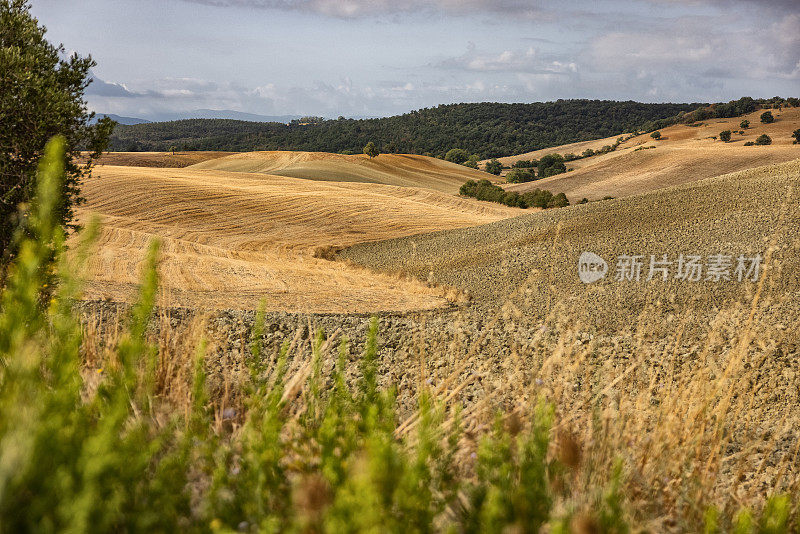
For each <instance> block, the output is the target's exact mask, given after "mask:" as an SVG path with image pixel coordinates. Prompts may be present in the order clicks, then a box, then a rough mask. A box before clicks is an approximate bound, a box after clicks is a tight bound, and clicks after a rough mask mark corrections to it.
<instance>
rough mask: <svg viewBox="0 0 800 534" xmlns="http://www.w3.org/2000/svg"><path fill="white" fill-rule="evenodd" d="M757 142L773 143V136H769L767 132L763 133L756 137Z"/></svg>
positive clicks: (763, 143) (758, 143) (762, 143)
mask: <svg viewBox="0 0 800 534" xmlns="http://www.w3.org/2000/svg"><path fill="white" fill-rule="evenodd" d="M756 144H757V145H771V144H772V138H771V137H770V136H768V135H767V134H761V135H759V136H758V137H757V138H756Z"/></svg>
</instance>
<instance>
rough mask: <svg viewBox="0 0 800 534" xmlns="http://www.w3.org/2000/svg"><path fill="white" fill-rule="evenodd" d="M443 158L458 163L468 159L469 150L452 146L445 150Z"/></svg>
mask: <svg viewBox="0 0 800 534" xmlns="http://www.w3.org/2000/svg"><path fill="white" fill-rule="evenodd" d="M444 159H445V160H447V161H449V162H451V163H458V164H459V165H460V164H462V163H464V162H465V161H467V160H468V159H469V152H467V151H466V150H464V149H461V148H452V149H450V150H448V151H447V154H445V156H444Z"/></svg>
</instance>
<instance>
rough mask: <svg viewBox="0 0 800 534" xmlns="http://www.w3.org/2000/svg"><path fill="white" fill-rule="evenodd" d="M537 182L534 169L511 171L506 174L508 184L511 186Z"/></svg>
mask: <svg viewBox="0 0 800 534" xmlns="http://www.w3.org/2000/svg"><path fill="white" fill-rule="evenodd" d="M533 180H536V174H535V173H534V171H533V170H532V169H519V168H517V169H511V171H510V172H509V173H508V174H506V182H508V183H510V184H521V183H524V182H532V181H533Z"/></svg>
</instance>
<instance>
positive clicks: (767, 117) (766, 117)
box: [761, 111, 775, 124]
mask: <svg viewBox="0 0 800 534" xmlns="http://www.w3.org/2000/svg"><path fill="white" fill-rule="evenodd" d="M761 122H763V123H764V124H769V123H771V122H775V117H773V116H772V112H771V111H765V112H764V113H762V114H761Z"/></svg>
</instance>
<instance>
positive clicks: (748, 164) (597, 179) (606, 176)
mask: <svg viewBox="0 0 800 534" xmlns="http://www.w3.org/2000/svg"><path fill="white" fill-rule="evenodd" d="M762 112H763V111H761V110H759V111H756V112H755V113H751V114H749V115H746V116H744V117H736V118H730V119H709V120H707V121H704V122H701V123H698V124H697V125H694V126H689V125H685V124H681V125H676V126H670V127H669V128H664V129H663V130H661V134H662V138H661V139H660V140H659V141H654V140H653V139H652V138H651V137H650V135H649V134H642V135H639V136H636V137H633V138H631V139H629V140H628V141H626V142H624V143H622V144H621V145H620V146H619V148H617V150H616V151H614V152H610V153H607V154H602V155H598V156H592V157H589V158H584V159H580V160H576V161H571V162H568V163H567V168H571V169H573V170H572V171H570V172H568V173H566V174H560V175H557V176H551V177H549V178H544V179H542V180H537V181H535V182H529V183H525V184H514V185H509V186H508V187H507V189H509V190H511V191H519V192H523V191H528V190H530V189H533V188H539V189H548V190H550V191H552V192H554V193H561V192H563V193H565V194H566V195H567V197H568V198H569V199H570V201H571V202H573V203H574V202H577V201H579V200H581V199H582V198H584V197H585V198H588V199H589V200H597V199H601V198H604V197H606V196H612V197H615V198H618V197H625V196H630V195H636V194H641V193H645V192H648V191H654V190H656V189H660V188H662V187H669V186H672V185H678V184H682V183H688V182H694V181H697V180H702V179H705V178H710V177H713V176H719V175H721V174H726V173H731V172H736V171H742V170H746V169H751V168H754V167H759V166H763V165H769V164H773V163H783V162H786V161H791V160H793V159H797V158H798V157H800V145H793V144H792V138H791V134H792V132H793V131H794V130H796V129H798V128H800V108H789V109H784V110H783V111H778V110H772V112H773V115H775V118H776V122H774V123H772V124H761V123H760V122H759V117H760V115H761V113H762ZM743 119H747V120H749V121H750V127H749V128H748V129H747V130H744V132H745V133H744V134H743V135H741V134H739V133H738V131H740V130H741V128H740V127H739V123H740V122H741V121H742V120H743ZM723 130H732V131H734V133H733V137H732V140H731V142H729V143H723V142H722V141H719V140H718V139H717V140H715V139H712V137H715V136H719V133H720V132H721V131H723ZM762 133H766V134H767V135H769V136H770V137H771V138H772V145H769V146H749V147H746V146H743V145H744V143H745V142H748V141H755V139H756V138H757V137H758V136H759V135H761V134H762ZM614 139H616V138H608V139H602V140H599V141H596V142H589V143H584V144H581V147H582V149H581V150H580V151H579V150H578V147H577V145H574V146H573V145H565V146H563V147H554V148H550V149H546V150H540V151H537V152H535V153H531V154H527V155H524V156H525V157H523V156H514V157H512V158H504V160H505V159H507V160H508V161H516V160H517V159H531V157H541V156H543V155H545V154H550V153H558V154H562V155H563V154H567V153H574V154H580V152H582V150H585V149H586V148H598V147H597V146H590V144H591V143H596V144H598V145H601V146H602V145H606V144H611V143H613V141H614ZM584 145H585V146H584ZM642 147H655V148H649V149H647V150H637V149H638V148H642Z"/></svg>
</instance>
